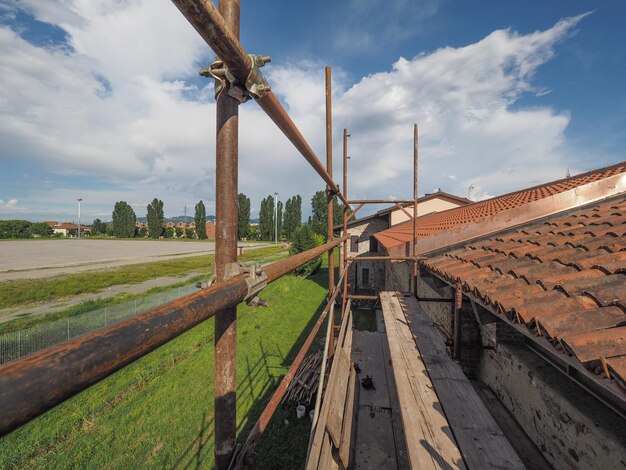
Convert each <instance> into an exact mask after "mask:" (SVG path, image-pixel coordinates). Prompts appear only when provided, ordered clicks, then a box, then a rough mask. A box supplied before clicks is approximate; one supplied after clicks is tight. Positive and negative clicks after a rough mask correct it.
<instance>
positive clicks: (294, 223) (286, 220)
mask: <svg viewBox="0 0 626 470" xmlns="http://www.w3.org/2000/svg"><path fill="white" fill-rule="evenodd" d="M300 225H302V197H300V195H299V194H296V195H295V196H293V197H290V198H289V199H287V202H285V214H284V216H283V234H284V236H285V238H287V240H291V238H292V236H293V233H294V232H295V231H296V229H297V228H298V227H300Z"/></svg>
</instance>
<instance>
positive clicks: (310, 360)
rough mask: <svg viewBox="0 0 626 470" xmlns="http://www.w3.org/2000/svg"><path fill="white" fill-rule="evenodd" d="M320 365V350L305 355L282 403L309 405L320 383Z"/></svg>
mask: <svg viewBox="0 0 626 470" xmlns="http://www.w3.org/2000/svg"><path fill="white" fill-rule="evenodd" d="M321 365H322V351H318V352H316V353H315V354H311V355H310V356H309V357H307V358H306V359H305V360H304V361H303V362H302V364H301V365H300V368H299V369H298V372H297V373H296V376H295V377H294V379H293V380H292V381H291V383H290V384H289V388H287V392H286V393H285V396H284V397H283V401H282V403H283V404H284V403H295V404H297V405H305V406H307V407H308V406H310V405H311V403H312V402H313V401H314V400H315V394H316V393H317V387H318V385H319V383H320V368H321Z"/></svg>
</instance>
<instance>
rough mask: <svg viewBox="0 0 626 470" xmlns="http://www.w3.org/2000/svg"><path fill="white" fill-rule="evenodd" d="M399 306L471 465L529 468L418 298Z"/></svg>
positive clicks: (405, 300)
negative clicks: (447, 350)
mask: <svg viewBox="0 0 626 470" xmlns="http://www.w3.org/2000/svg"><path fill="white" fill-rule="evenodd" d="M399 305H401V307H402V309H403V313H404V314H405V318H406V320H407V323H408V325H409V327H410V329H411V331H412V332H413V333H414V334H413V339H414V341H415V343H416V344H417V347H418V348H419V351H420V353H421V358H422V360H423V361H424V363H425V365H426V369H427V373H428V376H429V377H430V379H431V380H432V383H433V385H434V387H435V390H436V393H437V395H438V397H439V399H440V400H441V403H442V405H443V409H444V411H445V415H446V418H447V420H448V422H449V423H450V427H451V428H452V431H453V432H454V436H455V437H456V441H457V443H458V446H459V448H460V449H461V453H462V455H463V458H464V460H465V462H466V464H467V466H468V467H469V468H470V469H482V468H507V469H522V468H525V466H524V464H523V463H522V461H521V459H520V458H519V456H518V455H517V453H516V452H515V450H514V449H513V447H512V446H511V443H510V442H509V441H508V439H507V438H506V436H505V435H504V433H503V432H502V430H501V429H500V427H499V426H498V424H497V423H496V421H495V420H494V419H493V417H492V416H491V413H489V411H488V410H487V408H486V406H485V404H484V403H483V401H482V400H481V399H480V397H479V396H478V394H477V393H476V391H475V389H474V387H473V386H472V384H471V383H470V381H469V380H468V379H467V377H466V376H465V374H464V373H463V370H462V369H461V367H460V366H459V365H458V364H457V363H456V362H454V361H453V360H452V359H451V358H450V357H449V356H448V354H447V352H446V347H445V344H444V342H443V340H442V338H441V336H440V335H439V334H438V333H437V331H436V330H435V328H434V326H433V324H432V321H431V320H430V318H429V317H428V315H427V314H426V313H425V312H424V311H423V309H422V308H421V307H420V306H419V303H418V302H417V300H416V299H415V298H413V297H410V298H401V299H399Z"/></svg>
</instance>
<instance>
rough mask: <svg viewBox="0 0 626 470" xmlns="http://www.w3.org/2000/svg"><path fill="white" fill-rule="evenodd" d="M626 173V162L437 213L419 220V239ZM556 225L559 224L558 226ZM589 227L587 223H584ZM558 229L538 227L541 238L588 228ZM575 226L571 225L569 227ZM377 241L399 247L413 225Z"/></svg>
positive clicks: (409, 237)
mask: <svg viewBox="0 0 626 470" xmlns="http://www.w3.org/2000/svg"><path fill="white" fill-rule="evenodd" d="M624 172H626V162H621V163H618V164H616V165H613V166H611V167H606V168H600V169H598V170H594V171H591V172H589V173H585V174H581V175H576V176H573V177H571V178H568V179H566V180H560V181H554V182H551V183H548V184H544V185H540V186H535V187H532V188H528V189H524V190H521V191H516V192H513V193H509V194H505V195H502V196H498V197H495V198H492V199H488V200H485V201H479V202H475V203H473V204H468V205H466V206H461V207H457V208H454V209H449V210H446V211H442V212H434V213H431V214H427V215H424V216H422V217H419V218H418V223H417V236H418V237H427V236H429V235H433V234H436V233H441V232H444V231H447V230H451V229H456V228H458V227H461V226H463V225H466V224H469V223H472V222H476V221H478V220H480V219H485V218H487V217H490V216H494V215H496V214H499V213H501V212H503V211H508V210H511V209H516V208H519V207H521V206H524V205H526V204H529V203H530V202H533V201H538V200H541V199H544V198H547V197H550V196H553V195H557V194H560V193H562V192H564V191H568V190H571V189H573V188H577V187H579V186H582V185H585V184H589V183H593V182H596V181H599V180H602V179H605V178H608V177H611V176H615V175H618V174H621V173H624ZM622 209H626V206H624V205H622V204H616V205H615V207H611V206H609V207H606V208H603V211H604V213H602V214H600V213H599V211H596V212H598V214H593V213H592V214H587V215H586V217H585V216H580V219H581V221H583V220H584V219H587V218H589V217H591V216H593V215H597V216H598V217H603V218H604V217H605V216H606V214H605V213H608V214H609V215H612V214H617V213H621V212H620V211H621V210H622ZM555 223H556V222H555ZM584 223H586V224H587V225H588V223H587V222H586V221H584ZM558 224H559V225H557V226H549V225H548V226H546V227H541V228H540V227H537V229H538V230H539V232H540V233H541V234H547V233H549V231H550V230H554V229H557V230H564V229H567V228H570V229H571V230H570V231H572V230H573V231H574V232H572V233H577V232H578V231H583V232H585V230H586V228H585V227H579V226H578V225H577V224H578V217H573V216H569V217H567V218H564V219H563V220H562V221H559V222H558ZM568 224H572V225H568ZM623 233H624V229H622V230H621V233H619V236H621V235H623ZM376 238H377V239H378V241H379V242H380V243H381V244H382V245H383V246H384V247H385V248H386V249H387V250H389V249H391V248H393V247H396V246H398V245H402V244H404V243H406V242H410V241H412V239H413V222H412V221H408V222H405V223H402V224H398V225H396V226H394V227H391V228H389V229H387V230H383V231H382V232H379V233H378V234H376Z"/></svg>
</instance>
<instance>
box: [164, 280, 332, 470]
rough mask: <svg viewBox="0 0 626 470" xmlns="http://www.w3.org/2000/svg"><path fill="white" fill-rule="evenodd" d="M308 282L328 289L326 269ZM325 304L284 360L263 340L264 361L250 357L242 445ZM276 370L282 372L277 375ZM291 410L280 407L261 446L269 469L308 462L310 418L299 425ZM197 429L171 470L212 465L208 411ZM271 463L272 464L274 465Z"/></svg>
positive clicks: (240, 396)
mask: <svg viewBox="0 0 626 470" xmlns="http://www.w3.org/2000/svg"><path fill="white" fill-rule="evenodd" d="M309 279H310V280H312V281H314V282H316V283H317V284H319V285H320V286H323V287H325V288H327V287H328V270H327V269H326V268H322V269H320V270H319V271H318V272H317V273H316V274H314V275H312V276H310V277H309ZM325 305H326V302H325V301H322V302H321V303H320V304H319V305H318V306H317V308H316V309H315V312H314V313H313V314H312V315H311V318H310V319H309V321H308V322H307V324H306V326H305V327H304V329H303V330H302V331H301V332H300V334H299V336H298V338H297V339H296V340H295V341H294V343H293V345H292V346H291V348H290V350H289V351H288V352H287V354H286V355H284V354H283V352H282V351H281V350H280V347H279V345H278V344H274V345H273V347H272V346H271V345H270V346H269V348H268V345H267V343H266V342H265V343H264V342H263V341H259V343H258V345H259V348H260V350H261V357H259V358H258V359H257V360H256V361H255V362H254V363H252V362H250V360H249V357H248V356H246V358H245V366H244V367H245V375H242V374H241V372H239V375H240V376H239V377H238V380H237V407H238V408H240V407H242V406H243V405H244V404H250V405H249V410H248V412H247V413H246V415H245V416H244V417H243V418H242V419H240V420H238V421H239V422H238V426H237V440H238V442H240V443H243V442H245V440H246V439H247V437H248V434H249V433H250V430H251V429H252V427H253V426H254V424H255V423H256V421H257V419H258V418H259V416H260V415H261V413H262V412H263V410H264V409H265V406H266V405H267V403H268V402H269V400H270V398H271V397H272V395H273V393H274V390H275V389H276V387H277V386H278V384H279V383H280V381H281V380H282V378H283V377H284V369H285V368H286V367H289V366H290V365H291V364H292V363H293V360H294V359H295V357H296V356H297V354H298V352H299V351H300V348H301V347H302V345H303V344H304V342H305V340H306V338H307V337H308V335H309V333H310V331H311V329H312V328H313V325H314V324H315V323H316V321H317V319H318V318H319V315H320V313H321V312H322V310H323V309H324V307H325ZM324 335H325V328H324V327H322V328H320V331H319V332H318V334H317V337H316V340H314V342H313V344H312V346H311V348H310V350H309V353H313V352H315V351H316V350H317V349H318V348H319V347H320V346H321V344H320V342H319V339H321V338H323V337H324ZM271 351H273V352H271ZM272 357H274V358H278V360H279V363H280V364H281V366H272V365H271V363H270V361H268V359H270V358H272ZM276 369H278V370H279V372H278V371H277V370H276ZM291 408H292V407H291V406H289V407H283V406H280V407H279V408H278V410H277V411H276V414H275V416H274V417H273V418H272V420H271V421H270V423H269V425H268V429H267V430H266V433H265V434H264V436H263V437H262V438H261V440H260V441H259V443H258V444H257V449H258V450H259V453H260V454H263V453H265V452H267V451H268V449H269V450H270V451H271V452H270V453H271V458H269V459H268V464H269V465H270V468H275V469H279V468H293V465H294V462H299V463H300V466H302V464H304V460H305V458H306V443H307V442H308V436H309V432H310V422H309V421H308V420H306V419H305V420H296V419H295V411H294V410H292V409H291ZM292 415H293V417H292ZM285 420H287V421H289V424H286V423H285ZM196 426H197V428H198V432H197V435H196V437H195V439H194V440H193V441H192V442H190V443H189V445H188V447H187V448H186V449H185V451H184V452H183V453H182V454H181V455H180V457H179V458H178V459H177V461H176V462H175V463H174V464H173V465H172V468H176V469H183V470H188V469H191V468H196V469H197V468H204V467H207V466H208V464H209V462H212V461H213V449H214V443H213V439H214V432H215V423H214V420H213V419H212V418H211V419H209V418H208V415H207V413H206V412H205V413H204V414H203V416H202V419H201V420H200V422H199V423H197V424H196ZM269 461H271V463H270V462H269ZM260 463H261V462H260Z"/></svg>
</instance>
